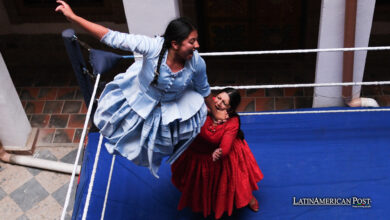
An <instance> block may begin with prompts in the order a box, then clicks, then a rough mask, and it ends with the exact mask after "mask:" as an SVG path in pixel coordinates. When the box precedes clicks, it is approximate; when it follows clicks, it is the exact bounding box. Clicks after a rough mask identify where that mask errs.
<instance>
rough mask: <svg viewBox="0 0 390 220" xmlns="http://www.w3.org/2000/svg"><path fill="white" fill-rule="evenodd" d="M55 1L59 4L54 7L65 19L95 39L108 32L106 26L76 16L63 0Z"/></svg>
mask: <svg viewBox="0 0 390 220" xmlns="http://www.w3.org/2000/svg"><path fill="white" fill-rule="evenodd" d="M57 3H58V4H60V5H58V6H57V8H56V9H55V11H56V12H61V13H62V14H63V15H64V16H65V17H66V19H68V21H70V22H72V23H74V24H76V25H78V26H79V27H81V28H82V29H84V30H85V31H87V32H88V33H90V34H91V35H92V36H94V37H96V38H97V39H99V40H100V39H102V37H103V36H104V35H105V34H107V33H108V31H109V30H108V28H106V27H104V26H102V25H100V24H96V23H93V22H90V21H88V20H85V19H84V18H82V17H80V16H77V15H76V14H75V13H74V12H73V10H72V8H71V7H70V6H69V5H68V4H67V3H65V2H64V1H61V0H57Z"/></svg>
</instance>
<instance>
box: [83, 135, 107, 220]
mask: <svg viewBox="0 0 390 220" xmlns="http://www.w3.org/2000/svg"><path fill="white" fill-rule="evenodd" d="M102 142H103V135H102V134H100V136H99V143H98V147H97V149H96V154H95V160H94V162H93V168H92V174H91V179H90V180H89V185H88V193H87V199H86V200H85V204H84V211H83V217H82V220H85V219H87V214H88V208H89V201H90V200H91V194H92V188H93V184H94V182H95V175H96V168H97V164H98V162H99V156H100V149H101V147H102Z"/></svg>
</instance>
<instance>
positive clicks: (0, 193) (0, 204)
mask: <svg viewBox="0 0 390 220" xmlns="http://www.w3.org/2000/svg"><path fill="white" fill-rule="evenodd" d="M76 153H77V146H76V145H75V146H65V147H64V146H61V147H39V148H38V149H36V150H35V153H34V155H33V156H34V157H36V158H41V159H46V160H54V161H61V162H66V163H72V164H73V162H74V158H75V156H76ZM70 179H71V175H70V174H64V173H58V172H53V171H47V170H40V169H35V168H28V167H24V166H19V165H12V164H8V163H3V162H0V213H1V215H0V219H4V220H12V219H17V220H28V219H30V220H32V219H37V220H38V219H39V220H44V219H50V220H53V219H60V217H61V213H62V209H63V208H62V207H63V205H64V202H65V197H66V193H67V190H68V186H69V181H70ZM75 181H77V178H75ZM73 186H74V187H73V190H72V195H71V201H70V203H69V206H68V210H67V215H66V218H65V219H71V214H72V208H73V203H74V194H75V188H76V184H75V183H74V184H73Z"/></svg>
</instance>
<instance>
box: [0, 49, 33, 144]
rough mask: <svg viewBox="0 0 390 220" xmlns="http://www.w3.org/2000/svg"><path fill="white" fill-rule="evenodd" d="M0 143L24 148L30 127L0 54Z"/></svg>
mask: <svg viewBox="0 0 390 220" xmlns="http://www.w3.org/2000/svg"><path fill="white" fill-rule="evenodd" d="M0 116H1V118H0V142H1V144H2V145H3V146H20V147H24V146H26V143H27V139H28V136H29V134H30V132H31V125H30V122H29V121H28V119H27V116H26V113H25V112H24V109H23V106H22V103H21V102H20V99H19V96H18V94H17V92H16V89H15V87H14V84H13V83H12V79H11V77H10V75H9V73H8V69H7V66H6V65H5V63H4V60H3V56H2V55H1V53H0Z"/></svg>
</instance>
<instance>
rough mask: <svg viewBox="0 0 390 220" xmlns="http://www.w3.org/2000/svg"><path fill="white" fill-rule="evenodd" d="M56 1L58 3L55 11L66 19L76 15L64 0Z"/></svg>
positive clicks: (71, 18) (70, 19)
mask: <svg viewBox="0 0 390 220" xmlns="http://www.w3.org/2000/svg"><path fill="white" fill-rule="evenodd" d="M57 3H58V4H59V5H58V6H57V8H56V9H55V11H56V12H61V13H62V14H63V15H64V16H65V17H66V19H68V21H72V20H73V17H74V16H75V15H76V14H75V13H74V12H73V10H72V8H71V7H70V6H69V5H68V4H67V3H66V2H64V1H61V0H57Z"/></svg>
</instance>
